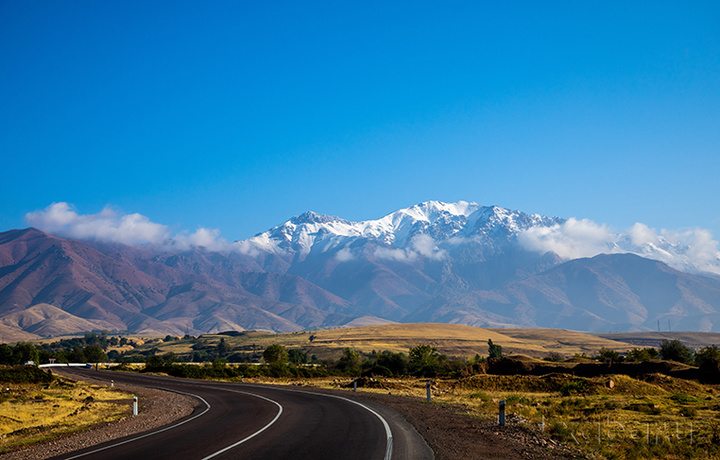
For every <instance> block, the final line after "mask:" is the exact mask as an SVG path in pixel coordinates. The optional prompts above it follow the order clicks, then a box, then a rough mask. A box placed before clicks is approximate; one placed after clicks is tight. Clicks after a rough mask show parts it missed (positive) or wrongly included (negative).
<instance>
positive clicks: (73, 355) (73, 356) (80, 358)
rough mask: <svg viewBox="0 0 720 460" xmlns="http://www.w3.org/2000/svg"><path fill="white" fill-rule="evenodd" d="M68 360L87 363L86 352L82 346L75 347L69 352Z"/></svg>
mask: <svg viewBox="0 0 720 460" xmlns="http://www.w3.org/2000/svg"><path fill="white" fill-rule="evenodd" d="M68 360H69V361H70V362H71V363H86V362H87V358H86V357H85V353H84V352H83V351H82V348H73V350H72V351H71V352H70V354H68Z"/></svg>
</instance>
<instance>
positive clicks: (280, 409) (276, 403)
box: [202, 388, 283, 460]
mask: <svg viewBox="0 0 720 460" xmlns="http://www.w3.org/2000/svg"><path fill="white" fill-rule="evenodd" d="M221 389H223V390H225V391H231V392H233V393H241V394H245V395H249V396H255V397H256V398H260V399H264V400H265V401H269V402H271V403H273V404H275V405H276V406H278V409H279V410H278V413H277V415H275V418H274V419H272V420H271V421H270V423H268V424H267V425H265V426H264V427H262V428H261V429H260V430H258V431H256V432H255V433H253V434H251V435H250V436H248V437H247V438H245V439H242V440H240V441H238V442H236V443H235V444H231V445H229V446H227V447H225V448H223V449H220V450H219V451H217V452H215V453H213V454H210V455H208V456H207V457H204V458H203V459H202V460H208V459H210V458H213V457H215V456H217V455H220V454H222V453H224V452H227V451H228V450H230V449H233V448H235V447H237V446H239V445H240V444H242V443H244V442H245V441H248V440H250V439H252V438H254V437H255V436H257V435H259V434H260V433H262V432H263V431H265V430H267V429H268V428H270V426H271V425H272V424H273V423H275V422H276V421H277V420H278V419H279V418H280V415H282V413H283V407H282V406H281V405H280V403H278V402H277V401H273V400H272V399H270V398H266V397H265V396H260V395H256V394H254V393H247V392H245V391H237V390H230V389H228V388H221Z"/></svg>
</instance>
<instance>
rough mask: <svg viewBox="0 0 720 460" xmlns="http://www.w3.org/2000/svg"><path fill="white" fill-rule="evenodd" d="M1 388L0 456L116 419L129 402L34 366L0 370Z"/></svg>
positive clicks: (122, 396) (126, 410)
mask: <svg viewBox="0 0 720 460" xmlns="http://www.w3.org/2000/svg"><path fill="white" fill-rule="evenodd" d="M0 385H1V387H0V453H3V452H8V451H10V450H13V449H14V448H17V447H20V446H23V445H27V444H31V443H35V442H39V441H43V440H46V439H51V438H56V437H58V436H62V435H66V434H68V433H72V432H76V431H80V430H84V429H88V428H90V427H92V426H95V425H97V424H100V423H107V422H112V421H115V420H118V419H120V418H122V417H124V416H126V415H128V413H129V410H130V409H129V408H130V406H129V404H130V403H131V401H132V397H131V396H129V395H127V394H125V393H122V392H120V391H116V390H114V389H110V388H106V387H101V386H97V385H90V384H87V383H83V382H75V381H72V380H68V379H64V378H61V377H56V376H54V375H53V374H51V373H50V372H47V371H43V370H41V369H38V368H36V367H26V366H0Z"/></svg>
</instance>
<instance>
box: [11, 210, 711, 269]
mask: <svg viewBox="0 0 720 460" xmlns="http://www.w3.org/2000/svg"><path fill="white" fill-rule="evenodd" d="M25 218H26V220H27V222H28V224H29V225H31V226H33V227H36V228H38V229H40V230H42V231H44V232H47V233H51V234H54V235H58V236H62V237H66V238H73V239H79V240H96V241H104V242H114V243H122V244H126V245H131V246H137V245H144V244H150V245H156V246H158V247H162V248H165V249H169V250H187V249H192V248H205V249H207V250H210V251H218V252H224V251H237V252H239V253H241V254H246V255H249V256H252V257H257V256H259V255H260V254H261V253H264V252H272V251H273V248H275V243H274V242H273V241H271V239H269V237H268V236H267V235H265V236H264V237H263V238H264V239H263V238H260V239H258V238H257V237H256V238H253V239H252V240H245V241H240V242H236V243H232V244H231V243H228V242H227V241H225V240H224V239H223V238H221V237H220V231H219V230H214V229H208V228H203V227H201V228H198V229H197V230H196V231H195V232H192V233H190V232H187V231H181V232H176V233H173V232H172V231H171V230H170V228H169V227H168V226H166V225H163V224H158V223H156V222H152V221H151V220H150V219H149V218H147V217H146V216H143V215H142V214H138V213H132V214H123V213H122V212H120V211H118V210H116V209H114V208H112V207H110V206H106V207H105V208H104V209H103V210H102V211H100V212H99V213H97V214H79V213H78V212H77V211H76V210H75V209H74V208H73V207H72V206H71V205H70V204H68V203H65V202H60V203H53V204H51V205H50V206H48V207H47V208H45V209H42V210H38V211H33V212H29V213H27V214H26V215H25ZM517 238H518V242H519V244H520V245H521V246H522V247H524V248H525V249H529V250H532V251H536V252H541V253H545V252H554V253H555V254H557V255H559V256H560V257H562V258H564V259H566V260H572V259H577V258H580V257H593V256H595V255H598V254H602V253H606V254H613V253H614V254H617V253H633V254H638V255H640V256H643V257H647V258H650V259H655V260H659V261H662V262H664V263H666V264H668V265H670V266H672V267H674V268H677V269H679V270H682V271H689V272H698V271H700V272H711V273H715V274H718V275H720V252H718V242H717V241H716V240H715V239H713V235H712V233H711V232H710V231H708V230H705V229H698V228H694V229H683V230H676V231H673V230H665V229H662V230H659V231H658V230H656V229H654V228H650V227H648V226H647V225H645V224H642V223H636V224H635V225H633V226H632V227H630V228H628V229H626V230H625V231H622V232H619V233H618V232H614V231H613V230H612V229H610V228H609V227H608V226H607V225H604V224H598V223H596V222H593V221H591V220H589V219H575V218H570V219H568V220H567V221H565V222H564V223H562V224H556V225H552V226H547V227H532V228H529V229H526V230H523V231H521V232H519V233H518V234H517ZM469 241H470V240H467V239H465V238H458V237H453V238H451V239H450V240H446V241H444V242H442V245H445V246H446V247H447V245H451V246H455V245H459V244H464V243H467V242H469ZM439 246H440V243H438V242H437V241H435V240H434V239H433V238H432V237H431V236H429V235H425V234H419V235H415V236H414V237H413V238H412V239H411V240H410V242H409V244H408V245H407V247H404V248H397V247H381V248H377V249H376V250H375V251H374V255H375V257H377V258H379V259H385V260H394V261H398V262H404V263H414V262H416V261H417V260H419V259H421V258H422V259H430V260H441V259H443V258H446V257H448V253H447V252H446V251H445V250H444V249H441V248H440V247H439ZM355 257H358V256H357V255H356V254H354V253H353V252H352V251H351V250H350V249H349V248H347V247H346V248H344V249H341V250H340V251H338V252H337V253H336V255H335V258H336V260H337V261H338V262H347V261H349V260H352V259H354V258H355Z"/></svg>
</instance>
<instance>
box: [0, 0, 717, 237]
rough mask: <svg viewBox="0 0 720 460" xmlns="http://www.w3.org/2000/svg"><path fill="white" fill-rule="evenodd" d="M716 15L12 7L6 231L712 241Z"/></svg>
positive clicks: (405, 7) (1, 139)
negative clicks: (516, 224) (575, 225)
mask: <svg viewBox="0 0 720 460" xmlns="http://www.w3.org/2000/svg"><path fill="white" fill-rule="evenodd" d="M340 3H342V2H340ZM388 3H390V4H388ZM719 5H720V4H719V3H717V2H659V1H652V2H363V3H362V4H357V5H347V4H345V5H338V2H322V3H321V2H287V3H280V2H241V1H233V2H222V1H218V2H211V3H207V2H183V1H173V2H140V1H106V2H90V1H76V0H73V1H53V2H35V1H28V0H24V1H21V2H19V1H7V0H0V62H1V63H2V65H0V101H1V102H0V131H1V132H0V155H1V157H2V171H3V174H2V180H1V181H0V231H4V230H9V229H11V228H23V227H26V226H28V222H27V221H26V219H25V215H26V213H28V212H32V211H36V210H40V209H44V208H46V207H47V206H49V205H50V204H52V203H55V202H67V203H70V204H71V205H72V206H74V209H75V210H76V212H77V213H79V214H95V213H99V212H100V211H101V210H102V209H103V208H104V207H106V206H110V207H112V208H114V209H116V210H117V212H118V213H120V214H125V213H127V214H131V213H139V214H141V215H143V216H146V217H147V218H148V219H149V220H151V221H152V222H158V223H161V224H163V225H166V226H169V228H171V229H172V230H173V231H177V232H179V231H182V230H187V231H190V232H192V231H194V230H195V229H197V228H198V227H207V228H211V229H219V230H220V231H221V232H222V236H223V237H225V238H226V239H228V240H236V239H244V238H247V237H250V236H252V235H253V234H255V233H258V232H261V231H264V230H266V229H268V228H270V227H272V226H274V225H277V224H280V223H281V222H283V221H285V220H286V219H288V218H290V217H291V216H293V215H297V214H299V213H302V212H304V211H306V210H313V211H316V212H320V213H325V214H332V215H338V216H341V217H344V218H346V219H351V220H365V219H374V218H379V217H381V216H383V215H385V214H387V213H389V212H392V211H394V210H396V209H399V208H403V207H408V206H411V205H413V204H416V203H418V202H421V201H426V200H441V201H457V200H468V201H476V202H478V203H481V204H486V205H490V204H496V205H499V206H503V207H507V208H511V209H519V210H522V211H525V212H537V213H541V214H547V215H551V216H560V217H577V218H588V219H592V220H593V221H595V222H598V223H603V224H607V225H609V226H611V227H613V228H616V229H618V230H620V229H623V228H627V227H629V226H631V225H633V224H634V223H636V222H642V223H644V224H646V225H648V226H650V227H652V228H656V229H661V228H668V229H681V228H687V227H693V228H694V227H698V228H704V229H709V230H711V231H712V233H713V234H714V236H715V239H718V237H720V193H718V192H720V180H718V176H720V174H719V172H720V6H719Z"/></svg>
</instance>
